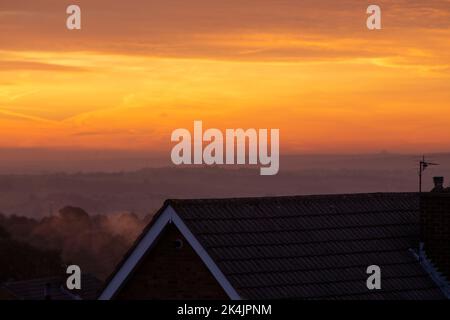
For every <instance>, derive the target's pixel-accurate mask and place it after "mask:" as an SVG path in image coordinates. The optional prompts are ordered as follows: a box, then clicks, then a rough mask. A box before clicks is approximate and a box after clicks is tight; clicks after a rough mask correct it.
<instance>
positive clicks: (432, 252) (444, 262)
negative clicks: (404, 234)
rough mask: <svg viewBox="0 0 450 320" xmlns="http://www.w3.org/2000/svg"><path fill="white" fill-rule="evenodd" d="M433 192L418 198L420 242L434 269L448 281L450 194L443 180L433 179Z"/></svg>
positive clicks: (449, 270)
mask: <svg viewBox="0 0 450 320" xmlns="http://www.w3.org/2000/svg"><path fill="white" fill-rule="evenodd" d="M434 183H435V188H434V189H433V192H428V193H423V194H421V197H420V231H421V242H422V243H423V249H424V250H425V253H426V255H427V257H428V258H429V259H430V260H431V262H432V263H433V264H434V265H435V267H436V269H437V270H438V271H439V272H441V273H442V274H443V275H444V276H446V277H447V279H448V280H450V193H449V192H447V191H448V189H445V188H444V186H443V184H444V178H442V177H435V178H434Z"/></svg>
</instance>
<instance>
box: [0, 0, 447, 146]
mask: <svg viewBox="0 0 450 320" xmlns="http://www.w3.org/2000/svg"><path fill="white" fill-rule="evenodd" d="M373 3H375V4H378V5H379V6H380V7H381V9H382V27H383V29H382V30H377V31H369V30H368V29H367V28H366V18H367V15H366V8H367V6H368V5H369V4H372V2H368V1H355V0H354V1H348V0H340V1H336V0H322V1H321V0H315V1H312V0H310V1H301V0H297V1H294V0H221V1H216V0H164V1H162V0H159V1H152V0H130V1H116V0H114V1H112V0H108V1H106V0H86V1H75V0H74V1H61V0H43V1H30V0H0V148H5V147H8V148H9V147H20V148H22V147H24V148H29V147H45V148H52V147H55V148H56V147H58V148H59V147H64V148H105V149H130V150H131V149H132V150H141V149H145V150H155V152H156V151H157V152H160V151H163V152H165V151H166V150H170V148H171V147H172V143H171V142H170V134H171V132H172V131H173V130H175V129H177V128H188V129H190V130H192V125H193V121H194V120H202V121H203V124H204V127H205V128H212V127H214V128H220V129H225V128H279V129H280V138H281V141H280V143H281V150H282V151H283V152H286V153H327V152H330V153H331V152H333V153H336V152H343V153H347V152H378V151H380V150H389V151H393V152H431V151H449V150H450V1H448V0H441V1H435V0H429V1H414V0H399V1H373ZM70 4H78V5H79V6H80V7H81V10H82V30H79V31H69V30H67V29H66V18H67V14H66V7H67V6H68V5H70Z"/></svg>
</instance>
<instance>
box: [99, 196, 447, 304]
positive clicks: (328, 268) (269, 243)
mask: <svg viewBox="0 0 450 320" xmlns="http://www.w3.org/2000/svg"><path fill="white" fill-rule="evenodd" d="M421 207H422V208H421ZM449 226H450V194H443V193H439V194H438V193H430V194H428V195H426V199H425V200H424V201H422V202H421V201H420V196H419V194H416V193H377V194H353V195H324V196H295V197H273V198H247V199H208V200H168V201H166V202H165V204H164V206H163V207H162V208H161V209H160V210H159V212H158V213H157V214H156V216H155V217H154V219H153V220H152V222H151V223H150V224H149V225H148V226H147V227H146V228H145V230H144V231H143V233H142V234H141V236H140V237H139V238H138V239H137V241H136V242H135V244H134V246H133V247H132V248H131V250H130V251H129V252H128V254H127V255H126V256H125V257H124V259H123V260H122V262H121V263H120V264H119V265H118V266H117V268H116V270H115V271H114V272H113V274H112V275H111V276H110V278H109V279H108V280H107V282H106V284H105V286H104V288H103V290H102V291H101V294H100V296H99V299H284V298H289V299H446V298H449V297H450V289H449V288H450V287H449V285H448V275H449V274H450V272H449V271H450V268H449V266H450V259H449V247H448V245H449V243H450V237H449V234H450V233H449ZM428 251H429V255H428V256H427V255H426V254H425V252H427V253H428ZM436 262H439V265H436V264H434V263H436ZM370 265H378V266H380V268H381V270H382V272H381V275H382V277H381V279H382V288H381V289H380V290H369V289H368V288H367V285H366V280H367V277H368V274H367V273H366V271H367V270H366V268H367V267H368V266H370Z"/></svg>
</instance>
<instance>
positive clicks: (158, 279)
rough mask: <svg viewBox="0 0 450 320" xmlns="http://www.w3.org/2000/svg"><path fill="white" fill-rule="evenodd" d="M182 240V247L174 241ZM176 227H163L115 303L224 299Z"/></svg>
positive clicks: (207, 271)
mask: <svg viewBox="0 0 450 320" xmlns="http://www.w3.org/2000/svg"><path fill="white" fill-rule="evenodd" d="M178 239H182V241H183V247H182V248H177V246H176V241H177V240H178ZM227 298H228V297H227V295H226V293H225V292H224V291H223V289H222V288H221V287H220V285H219V284H218V283H217V281H216V280H215V278H214V277H213V275H212V274H211V273H210V272H209V270H208V269H207V267H206V266H205V265H204V263H203V262H202V261H201V259H200V258H199V257H198V256H197V254H196V253H195V251H194V250H193V249H192V247H191V246H190V245H189V244H188V243H187V241H186V240H185V239H184V238H183V236H182V235H181V233H180V232H179V231H178V229H176V227H175V226H174V225H173V224H171V225H168V226H167V227H166V229H165V230H164V231H163V233H162V235H161V236H160V238H159V240H158V241H157V243H156V244H155V246H154V247H153V248H152V249H151V250H150V251H149V253H148V254H147V255H146V257H144V259H143V261H141V263H140V265H139V266H138V267H137V269H136V270H135V271H134V272H133V273H132V275H131V277H130V279H129V280H128V281H127V282H126V284H125V285H124V286H123V287H122V289H120V290H119V293H118V294H117V295H116V299H127V300H131V299H227Z"/></svg>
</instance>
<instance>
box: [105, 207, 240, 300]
mask: <svg viewBox="0 0 450 320" xmlns="http://www.w3.org/2000/svg"><path fill="white" fill-rule="evenodd" d="M169 223H173V224H174V225H175V226H176V227H177V229H178V230H179V231H180V233H181V234H182V235H183V237H184V238H185V239H186V241H187V242H188V243H189V244H190V245H191V247H192V248H193V249H194V251H195V252H196V254H197V255H198V256H199V257H200V259H201V260H202V261H203V263H204V264H205V265H206V267H207V268H208V270H209V271H210V272H211V274H212V275H213V276H214V278H215V279H216V281H217V282H218V283H219V285H220V286H221V287H222V289H223V290H224V291H225V293H226V294H227V295H228V297H229V298H230V299H233V300H239V299H241V297H240V296H239V294H238V293H237V291H236V290H235V289H234V288H233V286H232V285H231V283H230V282H229V281H228V279H227V278H226V277H225V275H224V274H223V273H222V271H221V270H220V269H219V267H218V266H217V264H216V263H215V262H214V260H213V259H212V258H211V257H210V256H209V254H208V253H207V252H206V250H205V249H204V248H203V246H202V245H201V244H200V242H199V241H198V240H197V239H196V238H195V236H194V235H193V234H192V232H191V231H190V230H189V229H188V227H187V226H186V224H185V223H184V222H183V220H182V219H181V218H180V217H179V215H178V214H177V213H176V212H175V210H174V209H173V208H172V207H171V206H170V205H166V206H164V207H163V208H162V211H161V212H160V213H159V214H158V216H157V217H156V218H155V220H154V221H153V222H152V223H151V225H150V226H149V228H146V229H145V230H144V232H143V234H142V235H141V237H140V238H139V240H138V241H137V243H136V244H135V246H134V248H133V249H131V251H130V252H129V253H128V254H127V256H126V258H125V260H124V261H122V263H121V264H120V266H119V268H118V270H116V272H115V273H114V274H113V275H112V277H110V279H109V281H108V282H107V284H106V286H105V288H104V289H103V291H102V293H101V294H100V296H99V300H109V299H112V298H114V296H115V295H116V293H117V292H118V290H119V289H120V288H121V287H122V285H123V284H124V283H125V282H126V281H127V279H128V278H129V276H130V275H131V273H132V272H133V270H134V269H135V268H136V266H137V265H138V263H139V262H140V261H141V259H142V258H143V257H144V256H145V254H146V253H147V251H148V250H151V247H152V246H153V245H154V243H155V241H156V240H157V239H158V237H159V235H160V234H161V232H162V231H163V230H164V227H165V226H166V225H167V224H169Z"/></svg>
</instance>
